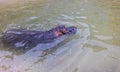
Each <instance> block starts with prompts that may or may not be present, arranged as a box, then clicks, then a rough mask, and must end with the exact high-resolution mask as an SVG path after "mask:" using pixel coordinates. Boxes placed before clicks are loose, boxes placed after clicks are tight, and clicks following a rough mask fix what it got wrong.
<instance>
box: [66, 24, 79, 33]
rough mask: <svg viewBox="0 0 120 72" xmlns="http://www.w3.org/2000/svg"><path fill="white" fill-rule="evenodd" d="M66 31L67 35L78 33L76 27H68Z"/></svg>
mask: <svg viewBox="0 0 120 72" xmlns="http://www.w3.org/2000/svg"><path fill="white" fill-rule="evenodd" d="M66 31H67V34H70V35H71V34H76V32H77V28H76V27H74V26H71V27H67V28H66Z"/></svg>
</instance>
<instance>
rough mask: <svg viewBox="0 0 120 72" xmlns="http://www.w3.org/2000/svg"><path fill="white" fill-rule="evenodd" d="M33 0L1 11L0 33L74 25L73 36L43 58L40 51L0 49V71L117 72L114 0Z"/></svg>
mask: <svg viewBox="0 0 120 72" xmlns="http://www.w3.org/2000/svg"><path fill="white" fill-rule="evenodd" d="M36 1H37V2H27V1H26V2H20V3H19V4H18V5H17V4H13V5H10V6H8V7H6V8H2V9H1V11H0V33H2V32H4V31H6V30H8V29H11V28H21V27H22V28H26V29H31V30H49V29H51V28H53V27H55V26H57V25H66V26H76V27H77V28H78V31H77V34H76V35H74V36H73V37H70V38H68V39H67V40H65V41H64V42H63V43H60V44H59V45H57V46H56V47H54V48H53V50H51V51H50V52H49V54H48V55H47V56H45V57H41V51H40V50H29V51H27V52H25V53H22V51H20V52H21V53H20V54H16V53H15V52H16V51H14V50H10V49H9V48H5V47H0V72H119V71H120V56H119V54H120V52H119V51H120V40H119V39H120V37H119V35H120V34H119V30H120V29H119V28H120V27H119V26H120V25H119V22H118V19H119V15H120V14H119V13H120V12H119V10H118V8H119V5H120V4H119V5H118V3H119V1H118V0H114V1H112V0H109V1H104V0H98V1H95V0H91V1H88V0H46V1H38V0H36ZM106 4H107V6H106ZM6 49H8V50H6ZM38 49H39V48H38Z"/></svg>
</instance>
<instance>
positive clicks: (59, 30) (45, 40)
mask: <svg viewBox="0 0 120 72" xmlns="http://www.w3.org/2000/svg"><path fill="white" fill-rule="evenodd" d="M76 32H77V28H76V27H75V26H70V27H65V26H64V25H59V26H57V27H55V28H52V29H50V30H47V31H36V30H27V29H22V28H21V29H11V30H7V31H6V32H4V33H3V34H2V36H1V39H2V42H3V44H4V45H5V46H12V47H13V48H15V49H21V48H22V49H29V48H31V47H32V48H33V47H36V46H39V47H40V48H41V49H42V50H46V49H48V48H52V47H54V46H56V45H57V44H59V43H60V42H62V41H64V40H65V39H66V38H67V37H69V36H71V35H74V34H76Z"/></svg>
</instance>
